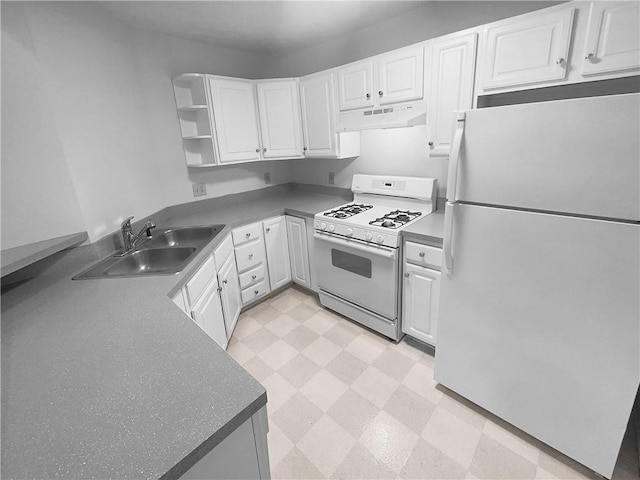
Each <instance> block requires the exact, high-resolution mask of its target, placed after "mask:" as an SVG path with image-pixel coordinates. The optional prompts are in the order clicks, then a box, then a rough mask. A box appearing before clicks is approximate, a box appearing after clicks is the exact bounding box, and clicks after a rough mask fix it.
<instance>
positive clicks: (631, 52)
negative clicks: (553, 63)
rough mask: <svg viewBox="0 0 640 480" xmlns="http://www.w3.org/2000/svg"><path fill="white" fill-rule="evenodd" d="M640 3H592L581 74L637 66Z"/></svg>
mask: <svg viewBox="0 0 640 480" xmlns="http://www.w3.org/2000/svg"><path fill="white" fill-rule="evenodd" d="M639 18H640V3H639V2H637V1H631V2H629V1H627V2H593V3H592V4H591V8H590V10H589V26H588V28H587V34H586V39H585V46H584V63H583V66H582V75H585V76H587V75H594V74H604V73H613V72H618V71H624V70H630V69H638V68H639V67H640V35H639V31H640V28H639V26H638V23H639V22H638V19H639Z"/></svg>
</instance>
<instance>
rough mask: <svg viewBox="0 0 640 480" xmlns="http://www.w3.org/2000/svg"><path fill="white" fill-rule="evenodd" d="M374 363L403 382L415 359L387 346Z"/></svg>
mask: <svg viewBox="0 0 640 480" xmlns="http://www.w3.org/2000/svg"><path fill="white" fill-rule="evenodd" d="M372 365H373V366H374V367H376V368H377V369H378V370H380V371H381V372H384V373H386V374H387V375H389V376H390V377H391V378H395V379H396V380H398V381H399V382H401V381H402V380H404V377H406V376H407V375H408V374H409V371H410V370H411V368H412V367H413V366H414V365H415V361H414V360H411V359H410V358H409V357H407V356H405V355H403V354H402V353H399V352H397V351H395V350H393V349H391V348H385V349H384V350H383V351H382V353H381V354H380V355H378V356H377V357H376V359H375V360H374V361H373V364H372Z"/></svg>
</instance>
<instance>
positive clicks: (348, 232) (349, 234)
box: [347, 228, 353, 237]
mask: <svg viewBox="0 0 640 480" xmlns="http://www.w3.org/2000/svg"><path fill="white" fill-rule="evenodd" d="M347 235H348V236H349V237H350V236H351V235H353V228H347Z"/></svg>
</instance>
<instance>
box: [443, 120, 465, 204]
mask: <svg viewBox="0 0 640 480" xmlns="http://www.w3.org/2000/svg"><path fill="white" fill-rule="evenodd" d="M465 118H466V112H458V113H457V117H456V131H455V133H454V134H453V144H452V146H451V154H450V155H449V180H448V182H447V200H449V201H450V202H455V201H456V186H457V184H458V163H459V160H460V147H461V146H462V136H463V135H464V121H465Z"/></svg>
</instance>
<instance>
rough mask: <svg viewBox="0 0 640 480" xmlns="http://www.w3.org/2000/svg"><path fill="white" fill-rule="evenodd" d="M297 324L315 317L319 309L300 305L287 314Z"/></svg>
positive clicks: (303, 304)
mask: <svg viewBox="0 0 640 480" xmlns="http://www.w3.org/2000/svg"><path fill="white" fill-rule="evenodd" d="M287 313H288V314H289V315H291V317H292V318H294V319H295V320H296V321H297V322H299V323H302V322H305V321H306V320H309V319H310V318H311V317H312V316H313V315H315V314H316V313H318V309H316V308H313V307H311V306H309V305H307V304H306V303H300V304H299V305H296V306H295V307H293V308H292V309H291V310H289V311H288V312H287Z"/></svg>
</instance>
